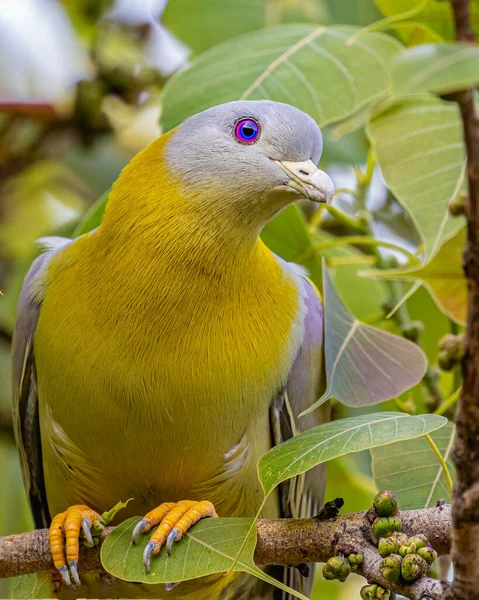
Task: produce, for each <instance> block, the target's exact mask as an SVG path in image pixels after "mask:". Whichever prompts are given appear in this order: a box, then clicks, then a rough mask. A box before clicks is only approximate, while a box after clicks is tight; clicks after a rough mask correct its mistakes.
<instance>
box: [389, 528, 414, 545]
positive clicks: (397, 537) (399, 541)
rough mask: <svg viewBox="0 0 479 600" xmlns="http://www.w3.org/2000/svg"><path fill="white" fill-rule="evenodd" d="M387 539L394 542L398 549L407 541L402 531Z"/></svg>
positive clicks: (407, 538)
mask: <svg viewBox="0 0 479 600" xmlns="http://www.w3.org/2000/svg"><path fill="white" fill-rule="evenodd" d="M389 537H390V538H391V539H392V540H394V541H395V542H396V544H397V545H398V548H399V546H402V545H404V544H406V543H407V542H408V540H409V537H408V536H407V535H406V534H405V533H403V532H402V531H395V532H394V533H393V534H392V535H391V536H389Z"/></svg>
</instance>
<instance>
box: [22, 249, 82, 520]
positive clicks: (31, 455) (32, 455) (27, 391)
mask: <svg viewBox="0 0 479 600" xmlns="http://www.w3.org/2000/svg"><path fill="white" fill-rule="evenodd" d="M42 242H44V244H45V246H46V248H47V251H46V252H45V253H44V254H42V255H40V256H39V257H38V258H37V259H36V260H35V262H34V263H33V264H32V266H31V267H30V270H29V271H28V273H27V276H26V277H25V281H24V283H23V288H22V291H21V294H20V298H19V301H18V308H17V319H16V323H15V330H14V333H13V345H12V359H13V423H14V428H15V437H16V439H17V446H18V449H19V452H20V463H21V468H22V474H23V479H24V482H25V489H26V492H27V497H28V499H29V501H30V506H31V509H32V513H33V517H34V519H35V525H36V527H37V528H40V527H47V526H48V525H49V522H50V515H49V512H48V505H47V499H46V493H45V484H44V478H43V466H42V451H41V442H40V426H39V419H38V396H37V381H36V372H35V349H34V337H35V330H36V327H37V323H38V317H39V315H40V309H41V305H42V300H43V296H44V291H45V274H46V269H47V265H48V263H49V261H50V259H51V257H52V256H53V255H54V254H55V253H56V252H57V251H58V250H59V249H60V248H62V247H64V246H65V245H66V244H68V243H69V242H71V240H68V239H65V238H45V239H44V240H42Z"/></svg>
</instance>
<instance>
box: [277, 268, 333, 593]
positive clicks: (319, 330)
mask: <svg viewBox="0 0 479 600" xmlns="http://www.w3.org/2000/svg"><path fill="white" fill-rule="evenodd" d="M305 288H306V294H305V303H306V308H307V314H306V316H305V332H304V337H303V341H302V343H301V346H300V349H299V352H298V355H297V357H296V360H295V362H294V364H293V367H292V369H291V373H290V375H289V379H288V382H287V384H286V386H285V388H284V389H283V390H282V391H281V392H280V393H279V394H278V396H277V397H276V398H275V401H274V402H273V405H272V407H271V430H272V435H273V442H274V444H275V445H276V444H280V443H281V442H284V441H286V440H287V439H290V438H291V437H293V436H294V435H296V434H297V433H300V432H301V431H305V430H307V429H311V428H312V427H316V426H318V425H321V424H322V423H325V422H327V421H328V420H329V418H330V407H329V404H323V405H322V406H321V407H320V408H319V409H317V410H315V411H314V412H312V413H310V414H308V415H306V416H304V417H301V419H299V418H298V415H299V414H300V413H301V412H303V411H304V410H305V409H307V408H309V407H310V406H311V405H312V404H313V403H314V402H315V401H316V400H317V399H318V398H319V397H320V396H321V391H322V388H323V387H324V383H325V382H324V375H323V306H322V304H321V300H320V298H319V296H318V293H317V291H316V289H315V288H314V286H313V285H312V284H311V283H310V282H309V281H308V280H306V279H305ZM325 485H326V467H325V465H319V466H318V467H315V468H313V469H311V470H310V471H308V472H307V473H305V474H303V475H300V476H299V477H296V478H294V479H290V480H287V481H285V482H284V483H282V484H281V485H280V488H279V495H280V506H281V512H282V514H281V516H283V517H295V518H303V517H312V516H314V515H315V514H317V513H318V511H319V510H320V508H321V506H322V504H323V500H324V491H325ZM309 567H310V576H309V577H308V578H305V577H303V576H302V575H301V574H300V573H299V571H298V570H297V569H296V568H291V567H285V568H283V569H282V573H281V575H280V578H281V579H282V581H283V582H284V583H285V584H286V585H288V586H289V587H292V588H293V589H296V590H298V591H300V592H301V593H303V594H304V595H305V596H309V595H310V592H311V587H312V584H313V575H314V573H313V571H314V565H309ZM276 575H277V576H278V575H279V574H278V573H276ZM275 597H277V598H278V600H279V599H281V600H293V599H292V596H290V595H289V594H286V593H285V592H282V591H281V590H277V596H275Z"/></svg>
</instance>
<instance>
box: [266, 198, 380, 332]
mask: <svg viewBox="0 0 479 600" xmlns="http://www.w3.org/2000/svg"><path fill="white" fill-rule="evenodd" d="M261 239H262V240H263V242H264V243H265V244H266V245H267V246H268V248H269V249H270V250H272V251H273V252H274V253H275V254H277V255H278V256H280V257H281V258H282V259H284V260H287V261H291V262H297V263H299V264H301V265H302V266H304V267H305V268H306V269H307V271H308V273H309V275H310V277H311V279H312V280H313V281H314V283H315V284H316V286H317V287H318V289H320V290H322V289H323V276H322V272H323V271H322V263H321V257H322V256H325V257H327V258H330V257H335V256H353V257H355V256H364V254H362V253H361V252H360V251H359V250H358V249H357V248H355V247H353V246H350V245H347V244H346V245H343V246H332V247H330V248H326V249H321V251H320V252H318V251H316V250H315V246H316V245H318V244H325V243H328V242H333V241H337V240H338V239H341V238H337V237H335V236H333V235H331V234H330V233H327V232H326V231H322V230H318V231H315V232H314V233H311V232H310V231H309V230H308V223H307V221H306V219H305V217H304V214H303V213H302V212H301V210H300V209H299V207H298V206H297V205H291V206H288V207H287V208H286V209H284V210H283V211H281V212H280V213H279V214H278V215H277V216H276V217H275V218H274V219H273V220H272V221H270V222H269V223H267V224H266V226H265V227H264V228H263V231H262V233H261ZM365 270H366V271H367V269H366V268H365V267H364V265H360V266H358V265H343V266H340V267H336V268H333V269H331V273H332V277H333V279H334V284H335V286H336V287H337V288H338V290H339V291H340V293H342V294H344V298H345V300H346V302H347V305H348V308H349V309H350V310H351V311H352V312H353V313H354V314H355V315H356V316H357V317H358V318H360V319H363V320H368V321H369V322H371V321H373V322H374V321H377V320H378V319H379V318H382V317H383V316H384V309H383V307H382V303H383V301H384V300H385V299H386V289H385V284H384V283H383V282H380V281H379V280H377V279H366V278H365V277H362V276H360V275H359V271H361V272H362V271H365ZM373 282H374V284H373Z"/></svg>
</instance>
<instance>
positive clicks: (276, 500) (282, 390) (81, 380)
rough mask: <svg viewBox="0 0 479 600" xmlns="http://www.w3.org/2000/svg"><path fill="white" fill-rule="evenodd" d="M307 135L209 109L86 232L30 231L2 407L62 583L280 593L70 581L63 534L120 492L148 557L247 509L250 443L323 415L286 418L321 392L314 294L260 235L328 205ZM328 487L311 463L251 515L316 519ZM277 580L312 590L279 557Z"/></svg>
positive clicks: (141, 166) (269, 105)
mask: <svg viewBox="0 0 479 600" xmlns="http://www.w3.org/2000/svg"><path fill="white" fill-rule="evenodd" d="M322 147H323V142H322V135H321V130H320V128H319V126H318V125H317V124H316V122H315V121H314V120H313V119H312V118H311V117H310V116H309V115H307V114H306V113H304V112H302V111H301V110H299V109H298V108H296V107H293V106H290V105H288V104H283V103H279V102H274V101H269V100H258V101H255V100H251V101H234V102H229V103H226V104H221V105H218V106H214V107H212V108H209V109H207V110H205V111H203V112H200V113H198V114H196V115H193V116H191V117H189V118H187V119H186V120H185V121H184V122H183V123H181V124H180V125H179V126H177V127H176V128H174V129H172V130H170V131H169V132H167V133H164V134H163V135H161V136H160V137H159V138H157V139H156V140H155V141H154V142H152V143H151V144H150V145H149V146H147V147H146V148H145V149H144V150H142V151H141V152H140V153H139V154H137V155H136V156H135V157H134V158H133V159H132V160H131V161H130V162H129V163H128V165H126V167H125V168H124V169H123V170H122V172H121V174H120V175H119V177H118V179H117V181H116V182H115V183H114V184H113V186H112V189H111V191H110V193H109V197H108V202H107V205H106V210H105V214H104V217H103V220H102V222H101V224H100V226H99V227H98V228H97V229H95V230H93V231H91V232H88V233H86V234H84V235H82V236H80V237H78V238H76V239H73V240H71V239H65V238H59V237H50V238H45V239H43V240H42V244H43V246H44V249H43V250H44V251H43V253H41V254H40V255H39V256H38V257H37V258H36V260H35V261H34V263H33V264H32V266H31V268H30V271H29V272H28V274H27V275H26V278H25V281H24V285H23V289H22V291H21V294H20V298H19V302H18V310H17V319H16V325H15V331H14V338H13V389H14V392H13V408H14V424H15V431H16V437H17V443H18V447H19V452H20V459H21V466H22V471H23V476H24V482H25V487H26V492H27V496H28V498H29V502H30V506H31V510H32V513H33V517H34V520H35V525H36V527H37V528H41V527H49V528H50V541H51V548H52V554H53V556H54V558H55V566H56V567H57V568H58V571H59V572H60V573H61V577H62V578H63V583H62V587H61V591H60V597H65V598H68V597H78V594H80V595H81V596H83V597H93V596H95V597H105V594H106V595H107V596H108V597H112V595H114V596H115V597H132V598H134V597H142V598H146V597H153V598H165V597H166V598H174V599H182V598H189V599H191V600H206V599H207V598H220V597H221V598H224V599H226V600H227V599H235V598H238V599H239V598H260V597H261V598H262V597H265V598H266V597H271V598H272V597H275V598H276V597H278V598H288V597H289V596H288V595H287V594H285V593H284V592H279V594H280V595H279V596H278V595H276V596H274V594H277V592H278V590H271V589H269V590H266V591H265V590H264V589H263V588H261V587H258V586H260V584H258V582H257V580H255V578H253V577H252V576H250V575H245V574H234V573H233V574H230V575H229V576H228V577H223V576H217V575H216V576H210V577H207V578H203V579H197V580H192V581H186V582H181V583H179V584H178V585H176V586H173V585H170V586H166V588H165V586H160V585H156V586H146V585H144V584H135V583H131V584H130V583H128V584H127V583H126V582H122V581H121V582H120V581H114V582H112V581H111V580H108V581H106V580H105V579H104V578H103V579H102V577H101V576H93V575H91V574H82V580H80V578H79V574H78V544H79V541H78V540H79V535H80V530H81V529H83V531H84V535H85V537H86V538H87V539H88V538H89V535H90V526H91V524H92V522H93V521H94V520H95V519H96V518H97V516H98V514H99V513H100V512H101V511H103V510H106V509H108V508H110V507H111V506H113V505H115V504H116V503H117V502H118V501H119V500H122V499H123V500H125V499H127V498H133V500H131V502H130V503H129V504H128V506H127V507H126V508H125V509H124V511H122V514H124V515H125V518H126V517H129V516H134V515H144V518H143V519H141V521H139V523H138V525H137V527H136V528H135V532H134V535H133V537H134V541H136V539H138V537H140V536H144V535H148V536H150V535H151V531H150V529H151V528H152V527H153V526H154V525H156V524H158V523H160V526H159V528H158V530H157V533H156V534H153V535H152V536H151V538H150V540H151V541H150V542H149V543H148V544H147V547H146V550H145V557H144V563H145V568H146V569H148V568H150V565H151V564H152V563H153V561H154V560H155V555H156V554H157V553H158V552H159V551H160V550H161V548H162V546H164V545H165V544H166V546H167V547H168V551H172V552H174V544H175V543H180V542H179V540H180V539H181V537H182V535H183V534H184V533H186V531H187V529H188V528H189V526H190V525H191V524H192V523H194V522H196V521H197V520H198V519H200V518H203V517H213V518H214V517H215V516H216V515H219V516H221V517H228V516H230V517H251V516H254V515H255V513H256V511H257V510H258V507H259V506H260V505H261V502H262V500H263V492H262V488H261V485H260V483H259V481H258V476H257V470H256V465H257V462H258V460H259V459H260V457H261V456H262V455H264V454H265V453H266V452H267V451H268V450H269V449H270V448H272V447H273V446H275V445H277V444H280V443H281V442H283V441H285V440H287V439H290V438H291V437H293V436H294V435H296V434H297V433H298V432H300V431H304V430H306V429H309V428H310V427H313V426H316V425H318V424H321V423H324V422H326V421H327V420H328V419H329V418H330V415H329V407H328V405H327V404H326V405H323V406H322V407H321V408H320V409H319V410H316V411H315V412H313V413H311V414H309V415H307V416H306V417H304V418H301V419H298V415H299V414H300V413H301V412H302V411H303V410H305V409H306V408H308V407H309V406H311V404H312V403H313V402H314V401H315V400H316V399H317V398H318V397H319V394H320V391H321V389H322V388H324V379H325V375H324V368H323V358H324V355H323V307H322V301H321V296H320V293H319V291H318V290H317V288H316V287H315V285H314V284H313V283H312V282H311V280H310V279H309V278H308V274H307V273H306V271H305V270H304V269H303V268H302V267H301V266H298V265H296V264H294V263H289V262H286V261H284V260H282V259H281V258H280V257H279V256H277V255H275V254H274V253H273V252H271V251H270V250H269V249H268V248H267V247H266V245H265V244H264V243H263V242H262V240H261V237H260V234H261V231H262V229H263V227H264V225H265V224H266V223H267V222H268V221H269V220H270V219H272V218H273V217H274V216H275V215H276V214H277V213H278V212H279V211H281V210H282V209H284V208H285V207H287V206H288V205H290V204H292V203H294V202H296V201H298V200H304V199H309V200H311V201H314V202H326V203H331V201H332V199H333V194H334V187H333V183H332V181H331V179H330V178H329V176H328V175H327V174H326V173H325V172H323V171H321V170H320V169H319V168H318V166H317V164H318V162H319V159H320V157H321V153H322ZM324 488H325V471H324V468H323V466H318V467H316V468H314V469H312V470H311V471H309V472H308V473H306V474H305V475H302V476H300V477H298V478H296V479H293V480H289V481H287V482H285V483H284V484H281V486H280V487H279V488H278V490H277V492H275V493H273V494H271V496H270V497H269V499H268V501H267V503H266V505H265V507H264V510H263V513H262V514H263V516H264V517H309V516H313V515H314V514H315V513H316V512H317V511H318V510H319V508H320V506H321V504H322V502H323V496H324ZM65 531H66V534H65ZM65 535H66V541H65ZM65 544H66V545H65ZM163 551H164V549H163ZM80 566H81V565H80ZM303 572H304V570H303ZM275 576H277V577H278V578H279V579H281V580H282V581H283V582H285V583H286V584H288V585H290V586H291V587H293V588H294V589H296V590H298V591H301V592H302V593H306V594H307V593H308V590H310V588H311V582H312V578H311V577H310V578H305V577H303V576H302V575H301V574H300V573H299V571H298V570H297V569H295V568H293V567H284V568H283V567H281V568H278V567H277V568H276V571H275ZM263 585H264V584H263ZM75 586H76V587H75ZM78 586H81V587H78ZM105 586H107V587H105ZM108 586H109V587H108ZM165 590H170V591H165ZM258 590H260V591H258ZM267 594H270V595H269V596H268V595H267ZM272 594H273V595H272Z"/></svg>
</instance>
